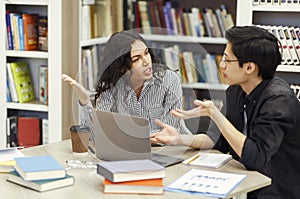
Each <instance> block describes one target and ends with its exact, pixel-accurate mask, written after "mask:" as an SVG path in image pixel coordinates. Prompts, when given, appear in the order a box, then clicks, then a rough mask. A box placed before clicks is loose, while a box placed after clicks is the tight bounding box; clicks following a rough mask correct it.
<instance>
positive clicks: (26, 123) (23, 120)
mask: <svg viewBox="0 0 300 199" xmlns="http://www.w3.org/2000/svg"><path fill="white" fill-rule="evenodd" d="M17 129H18V146H24V147H31V146H37V145H39V144H40V140H41V121H40V118H38V117H21V116H20V117H18V127H17Z"/></svg>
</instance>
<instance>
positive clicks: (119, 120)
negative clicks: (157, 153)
mask: <svg viewBox="0 0 300 199" xmlns="http://www.w3.org/2000/svg"><path fill="white" fill-rule="evenodd" d="M94 112H95V113H96V118H97V121H94V125H95V126H94V133H95V147H96V156H97V158H99V159H101V160H107V161H113V160H133V159H135V160H136V159H150V158H151V143H150V139H149V135H150V133H149V132H150V126H149V121H148V119H145V118H140V117H135V116H132V115H124V114H120V113H113V112H106V111H97V110H95V111H94Z"/></svg>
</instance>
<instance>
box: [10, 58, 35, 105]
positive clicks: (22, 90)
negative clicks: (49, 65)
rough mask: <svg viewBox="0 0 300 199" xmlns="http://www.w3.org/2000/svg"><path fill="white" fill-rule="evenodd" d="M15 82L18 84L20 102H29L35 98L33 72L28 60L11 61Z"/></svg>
mask: <svg viewBox="0 0 300 199" xmlns="http://www.w3.org/2000/svg"><path fill="white" fill-rule="evenodd" d="M10 68H11V71H12V75H13V79H14V84H15V86H16V90H17V95H18V101H19V102H20V103H23V102H28V101H31V100H34V99H35V95H34V90H33V85H32V79H31V74H30V70H29V66H28V64H27V63H26V62H24V61H20V62H11V63H10Z"/></svg>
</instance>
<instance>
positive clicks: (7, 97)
mask: <svg viewBox="0 0 300 199" xmlns="http://www.w3.org/2000/svg"><path fill="white" fill-rule="evenodd" d="M8 81H9V80H8V78H6V102H11V101H12V99H11V95H10V91H9V82H8Z"/></svg>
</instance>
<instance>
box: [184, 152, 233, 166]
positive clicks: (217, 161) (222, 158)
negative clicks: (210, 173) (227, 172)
mask: <svg viewBox="0 0 300 199" xmlns="http://www.w3.org/2000/svg"><path fill="white" fill-rule="evenodd" d="M231 159H232V156H231V155H229V154H224V153H210V152H199V153H198V154H196V155H194V156H192V157H190V158H188V159H186V160H185V161H183V162H182V164H187V165H195V166H201V167H210V168H219V167H221V166H223V165H224V164H226V163H227V162H228V161H230V160H231Z"/></svg>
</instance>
